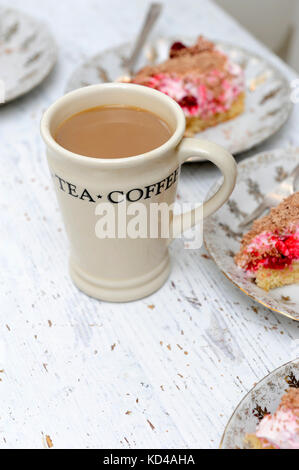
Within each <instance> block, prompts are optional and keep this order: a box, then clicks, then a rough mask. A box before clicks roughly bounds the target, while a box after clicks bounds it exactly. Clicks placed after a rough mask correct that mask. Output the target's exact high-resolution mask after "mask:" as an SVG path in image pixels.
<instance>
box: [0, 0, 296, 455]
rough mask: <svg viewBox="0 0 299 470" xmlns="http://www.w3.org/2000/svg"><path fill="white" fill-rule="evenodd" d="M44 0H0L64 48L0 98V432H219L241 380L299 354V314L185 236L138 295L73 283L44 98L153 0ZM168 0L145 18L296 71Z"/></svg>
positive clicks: (184, 440) (195, 190)
mask: <svg viewBox="0 0 299 470" xmlns="http://www.w3.org/2000/svg"><path fill="white" fill-rule="evenodd" d="M54 3H55V5H53V2H52V1H51V0H43V1H42V2H40V0H26V2H23V1H22V0H13V1H11V2H10V5H11V6H15V7H20V8H26V11H27V12H29V13H31V14H33V15H35V16H36V17H39V18H41V19H43V20H46V21H47V22H48V23H49V24H50V26H51V29H52V31H53V33H54V35H55V37H56V40H57V43H58V44H59V51H60V54H59V62H58V65H57V67H56V69H55V71H54V73H53V74H52V75H51V76H50V77H49V78H48V79H47V80H46V82H45V83H44V84H43V85H42V86H40V87H39V88H38V89H36V90H35V91H34V92H32V93H31V94H29V95H28V96H26V97H24V98H23V99H21V100H19V101H16V102H14V103H11V104H9V105H7V106H5V107H4V108H2V109H1V110H0V142H1V152H0V159H1V171H0V180H1V181H0V193H1V194H0V202H1V219H2V220H1V248H0V250H1V251H0V257H1V258H0V259H1V273H0V283H1V317H0V322H1V323H0V326H1V330H0V334H1V336H0V402H1V405H0V447H1V448H32V447H33V448H35V449H38V448H43V447H48V446H49V445H50V439H51V440H52V442H53V446H54V448H121V449H128V448H166V449H171V448H217V447H218V445H219V441H220V438H221V435H222V432H223V430H224V428H225V425H226V423H227V420H228V419H229V417H230V415H231V413H232V411H233V410H234V408H235V407H236V405H237V404H238V402H239V400H240V399H241V398H242V397H243V396H244V394H245V393H246V392H247V391H248V390H249V389H250V388H251V387H252V386H253V384H254V383H255V382H257V381H258V380H259V379H261V378H262V377H263V376H265V375H266V374H267V373H268V372H269V371H271V370H273V369H274V368H276V367H277V366H279V365H281V364H283V363H285V362H287V361H289V360H290V359H294V358H295V357H296V354H297V355H298V353H299V351H298V348H297V351H296V345H298V337H299V330H298V328H299V323H296V322H293V321H291V320H288V319H287V318H284V317H283V316H280V315H278V314H277V315H276V314H274V313H272V312H271V311H269V310H267V309H264V308H262V307H261V306H259V305H258V304H256V303H254V302H253V301H251V300H250V299H249V298H247V297H246V296H245V295H244V294H242V292H240V291H239V290H238V289H237V288H235V287H234V286H233V285H232V284H231V283H230V282H229V281H228V280H226V279H225V277H224V276H223V275H222V274H221V273H220V272H219V270H218V269H217V267H216V266H215V265H214V263H213V261H211V260H209V259H208V258H207V257H206V254H205V251H204V249H202V250H201V251H188V250H184V248H183V244H182V242H181V241H177V242H175V243H174V244H173V246H172V255H173V261H174V263H173V264H174V266H173V272H172V275H171V279H170V280H169V282H168V283H167V284H166V285H165V286H164V287H163V288H162V289H161V290H160V292H158V293H156V294H155V295H153V296H152V297H150V298H148V299H145V300H142V301H139V302H136V303H131V304H124V305H114V304H106V303H101V302H98V301H95V300H92V299H90V298H88V297H86V296H85V295H83V294H82V293H80V292H78V290H77V289H76V288H75V287H74V286H73V284H72V283H71V281H70V279H69V275H68V270H67V251H68V247H67V240H66V237H65V234H64V230H63V226H62V221H61V217H60V214H59V210H58V207H57V203H56V199H55V195H54V191H53V189H52V187H51V182H50V177H49V174H48V169H47V164H46V159H45V154H44V147H43V144H42V142H41V139H40V136H39V121H40V117H41V113H42V112H43V111H44V110H45V109H46V108H47V106H48V105H49V104H50V103H52V102H53V101H54V100H55V99H56V98H58V97H59V96H60V95H62V94H63V92H64V88H65V85H66V82H67V79H68V78H69V76H70V74H71V72H72V71H73V69H74V67H76V66H77V65H78V64H79V63H80V62H81V61H82V60H83V59H84V58H86V57H88V56H90V55H93V54H95V53H96V52H98V51H99V50H103V49H105V48H106V47H108V46H113V45H117V44H119V43H121V42H122V41H124V40H127V39H130V38H133V37H134V35H135V34H136V33H137V30H138V28H139V24H140V21H141V19H142V16H143V14H144V13H145V9H146V5H147V3H148V2H147V1H141V0H139V1H133V0H127V1H126V2H125V6H124V2H123V1H122V0H62V1H60V2H54ZM165 4H166V8H165V12H164V16H163V18H162V19H161V21H160V22H159V24H158V26H157V28H156V30H155V33H154V34H156V35H161V34H171V35H176V34H177V35H180V34H181V35H183V34H186V33H188V34H189V35H192V34H194V36H196V35H198V34H199V33H203V34H206V35H208V36H209V37H211V38H218V39H222V40H229V41H231V42H232V41H235V42H236V43H238V44H239V45H241V46H243V47H246V48H248V49H251V50H253V51H255V52H258V53H259V54H262V55H263V56H264V57H267V58H269V60H271V61H272V62H273V63H275V64H276V65H277V66H278V67H279V68H280V69H282V70H283V71H284V72H285V73H286V75H287V76H288V77H289V78H290V79H291V78H293V77H294V76H295V74H294V72H292V71H291V70H290V69H289V68H287V66H285V65H284V64H283V63H282V62H281V61H280V60H279V59H278V58H277V57H275V56H274V55H273V54H272V53H271V52H269V51H268V50H267V49H265V48H264V47H263V46H261V44H259V43H258V42H257V41H256V40H255V39H253V38H252V37H251V36H250V35H249V34H248V33H247V32H246V31H244V30H243V29H242V28H241V27H240V25H238V24H237V23H235V22H234V20H233V19H232V18H230V17H229V16H227V15H226V14H225V13H224V12H223V11H222V10H220V9H219V8H218V7H216V6H215V5H214V4H213V3H212V2H210V1H207V0H197V2H194V1H192V0H175V1H174V0H169V1H166V2H165ZM298 125H299V109H298V106H297V107H295V111H294V113H293V116H292V118H291V120H290V121H289V123H288V124H287V126H285V127H284V129H283V130H282V131H280V132H279V133H278V134H277V135H276V136H275V137H273V138H272V139H270V140H269V141H267V142H266V143H265V144H264V145H262V146H261V147H260V148H259V150H263V149H270V148H276V147H284V146H286V147H287V146H289V145H291V144H293V145H298V144H299V133H298V131H297V128H298ZM218 176H219V175H218V173H217V170H216V169H214V168H213V167H212V166H210V165H209V164H201V165H200V164H194V165H192V166H185V167H184V169H183V175H182V182H181V185H180V195H181V197H182V198H183V199H184V200H186V201H188V200H189V201H190V200H194V199H195V197H196V198H199V197H201V198H203V197H204V195H205V194H206V192H207V190H208V188H209V187H210V186H211V184H212V183H213V182H214V181H215V179H216V178H218ZM296 341H297V342H296ZM47 436H48V437H47Z"/></svg>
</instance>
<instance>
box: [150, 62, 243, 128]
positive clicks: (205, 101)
mask: <svg viewBox="0 0 299 470" xmlns="http://www.w3.org/2000/svg"><path fill="white" fill-rule="evenodd" d="M228 68H229V71H230V73H231V74H232V78H230V79H229V80H228V79H227V78H226V75H225V74H224V73H223V72H222V71H220V70H214V71H212V72H210V73H209V74H208V75H205V76H204V77H203V78H201V77H195V76H193V75H189V76H185V77H183V78H181V77H178V76H175V75H165V74H163V73H160V74H157V75H154V76H152V77H149V78H148V79H147V80H146V83H144V85H146V86H149V87H151V88H154V89H156V90H159V91H161V92H162V93H165V94H166V95H168V96H170V97H171V98H173V99H174V100H175V101H177V102H178V103H179V105H180V106H181V107H182V108H183V111H184V113H185V115H186V116H187V117H192V116H200V117H201V118H202V119H208V118H209V117H211V116H213V115H215V114H218V113H224V112H226V111H228V110H229V109H230V108H231V106H232V104H233V102H234V101H235V100H236V99H237V97H238V96H239V95H240V93H242V92H243V91H244V89H245V86H244V73H243V71H242V69H241V67H239V66H238V65H236V64H232V63H229V64H228ZM204 83H208V84H209V85H210V86H212V87H213V86H217V87H219V85H220V88H221V92H220V94H219V95H218V96H217V97H216V96H215V95H214V93H213V91H212V90H211V89H210V88H209V87H207V86H206V85H205V84H204Z"/></svg>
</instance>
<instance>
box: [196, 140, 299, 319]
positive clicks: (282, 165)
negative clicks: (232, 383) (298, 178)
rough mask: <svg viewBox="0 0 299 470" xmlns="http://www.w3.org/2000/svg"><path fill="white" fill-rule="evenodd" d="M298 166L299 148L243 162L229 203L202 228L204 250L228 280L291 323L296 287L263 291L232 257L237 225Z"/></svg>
mask: <svg viewBox="0 0 299 470" xmlns="http://www.w3.org/2000/svg"><path fill="white" fill-rule="evenodd" d="M298 163H299V148H297V149H288V150H273V151H269V152H267V153H260V154H258V155H256V156H254V157H250V158H247V159H246V160H244V161H242V162H241V163H239V165H238V179H237V185H236V188H235V190H234V192H233V194H232V196H231V198H230V200H229V202H228V203H227V204H225V205H224V206H223V207H222V208H221V209H220V210H219V211H218V212H217V214H216V215H214V216H213V217H211V218H209V219H207V220H206V222H205V225H204V238H205V244H206V247H207V249H208V251H209V252H210V254H211V256H212V257H213V258H214V260H215V262H216V264H217V265H218V267H219V268H220V269H221V271H222V272H223V273H224V274H225V275H226V276H227V277H228V279H230V280H231V281H232V282H233V283H234V284H235V285H236V286H237V287H239V288H240V289H241V290H242V291H243V292H244V293H245V294H247V295H249V297H251V298H252V299H254V300H256V301H257V302H259V303H261V304H263V305H264V306H266V307H268V308H270V309H271V310H274V311H276V312H279V313H281V314H283V315H286V316H288V317H290V318H292V319H294V320H299V288H298V284H294V285H292V286H285V287H280V288H278V289H272V290H271V291H269V292H266V291H264V290H263V289H260V288H259V287H258V286H257V285H256V284H255V283H253V282H252V280H251V279H250V278H248V276H247V275H246V273H245V272H243V270H242V269H240V268H239V267H238V266H236V264H235V263H234V255H235V254H236V253H237V252H238V251H239V248H240V241H241V238H242V233H240V232H239V230H238V226H239V223H240V222H241V220H242V218H243V217H244V215H245V214H249V213H251V212H252V211H253V210H254V209H255V208H256V207H257V205H258V204H259V202H260V201H261V200H262V198H263V195H265V194H266V193H268V192H269V191H270V190H271V189H273V188H274V187H275V185H277V184H279V182H280V181H282V179H283V178H285V177H286V176H287V175H288V174H289V173H290V172H291V170H292V169H293V168H294V167H295V166H296V165H297V164H298ZM213 191H215V188H214V190H213Z"/></svg>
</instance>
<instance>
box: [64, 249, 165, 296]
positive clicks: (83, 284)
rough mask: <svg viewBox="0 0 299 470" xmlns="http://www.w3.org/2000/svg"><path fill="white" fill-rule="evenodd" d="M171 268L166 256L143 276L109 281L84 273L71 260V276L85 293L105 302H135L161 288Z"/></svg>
mask: <svg viewBox="0 0 299 470" xmlns="http://www.w3.org/2000/svg"><path fill="white" fill-rule="evenodd" d="M170 270H171V264H170V257H169V256H166V257H165V258H164V260H163V261H162V263H160V264H159V266H157V267H156V268H155V269H154V270H153V271H151V272H150V273H147V274H146V275H144V276H142V277H138V278H135V279H132V280H130V281H123V282H119V281H117V282H115V283H114V282H112V281H110V282H107V281H105V280H99V279H96V278H93V277H91V276H89V275H87V274H86V273H84V272H83V271H82V270H81V269H80V268H79V267H78V266H76V264H75V263H74V262H73V260H72V259H71V260H70V276H71V279H72V281H73V282H74V284H75V285H76V286H77V287H78V289H80V290H81V291H82V292H84V294H87V295H88V296H89V297H93V298H95V299H97V300H103V301H105V302H117V303H121V302H133V301H134V300H140V299H143V298H145V297H148V296H149V295H151V294H153V293H154V292H156V291H157V290H159V289H160V288H161V287H162V286H163V284H165V282H166V281H167V279H168V277H169V275H170Z"/></svg>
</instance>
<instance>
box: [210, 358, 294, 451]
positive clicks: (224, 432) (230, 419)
mask: <svg viewBox="0 0 299 470" xmlns="http://www.w3.org/2000/svg"><path fill="white" fill-rule="evenodd" d="M297 363H298V364H299V358H296V359H293V360H291V361H288V362H286V363H285V364H282V365H281V366H279V367H277V368H276V369H274V370H272V371H271V372H269V373H268V374H267V375H265V377H263V378H262V379H260V380H259V381H258V382H257V383H256V384H255V385H254V386H253V387H252V388H251V389H250V390H249V392H247V393H246V395H244V397H243V398H242V399H241V400H240V401H239V403H238V405H237V406H236V408H235V409H234V411H233V413H232V415H231V417H230V418H229V420H228V422H227V424H226V426H225V429H224V431H223V434H222V437H221V441H220V444H219V449H222V446H223V441H224V439H225V435H226V432H227V430H228V427H229V425H230V424H231V422H232V420H233V419H234V417H235V415H236V413H237V412H238V410H239V408H240V406H241V405H242V403H243V402H244V401H245V400H246V399H247V398H248V397H249V396H250V395H251V394H252V393H253V392H254V390H255V389H256V388H257V387H258V386H259V385H261V384H262V382H263V381H264V380H266V379H268V378H269V377H271V376H272V375H275V374H277V373H278V372H279V371H280V370H282V369H283V368H285V367H287V366H289V365H292V364H294V365H297Z"/></svg>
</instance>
